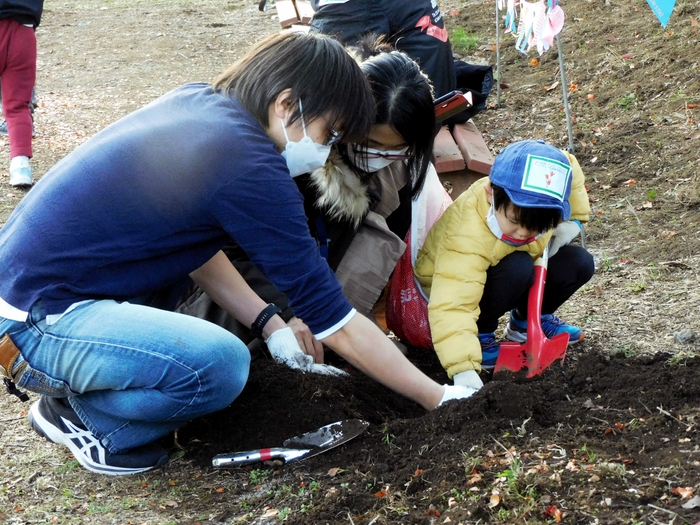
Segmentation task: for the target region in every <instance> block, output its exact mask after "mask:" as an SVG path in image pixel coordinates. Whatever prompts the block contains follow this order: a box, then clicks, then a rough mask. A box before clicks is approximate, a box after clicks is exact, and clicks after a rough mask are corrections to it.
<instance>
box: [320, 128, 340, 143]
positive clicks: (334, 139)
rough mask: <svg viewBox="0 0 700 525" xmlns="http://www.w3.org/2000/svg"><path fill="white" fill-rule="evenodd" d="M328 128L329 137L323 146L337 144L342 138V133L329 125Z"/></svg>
mask: <svg viewBox="0 0 700 525" xmlns="http://www.w3.org/2000/svg"><path fill="white" fill-rule="evenodd" d="M328 129H329V131H328V134H329V135H330V138H329V139H328V140H327V141H326V142H325V144H324V146H332V145H333V144H337V143H338V141H340V139H341V138H343V137H342V135H341V134H340V133H338V132H337V131H336V130H334V129H333V128H332V127H330V126H329V127H328Z"/></svg>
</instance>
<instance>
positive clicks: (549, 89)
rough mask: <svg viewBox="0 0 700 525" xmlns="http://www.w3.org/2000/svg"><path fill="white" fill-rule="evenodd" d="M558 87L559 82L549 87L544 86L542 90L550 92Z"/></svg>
mask: <svg viewBox="0 0 700 525" xmlns="http://www.w3.org/2000/svg"><path fill="white" fill-rule="evenodd" d="M558 85H559V82H555V83H554V84H552V85H551V86H545V87H544V90H545V91H552V90H553V89H555V88H556V87H557V86H558Z"/></svg>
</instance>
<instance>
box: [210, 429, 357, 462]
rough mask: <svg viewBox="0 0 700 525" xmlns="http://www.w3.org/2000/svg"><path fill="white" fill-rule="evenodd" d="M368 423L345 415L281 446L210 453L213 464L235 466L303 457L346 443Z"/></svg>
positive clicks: (288, 440) (290, 439)
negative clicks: (341, 418)
mask: <svg viewBox="0 0 700 525" xmlns="http://www.w3.org/2000/svg"><path fill="white" fill-rule="evenodd" d="M368 426H369V423H368V422H367V421H363V420H361V419H345V420H343V421H337V422H335V423H331V424H330V425H326V426H325V427H321V428H319V429H318V430H314V431H311V432H307V433H306V434H302V435H300V436H295V437H293V438H289V439H287V440H285V442H284V443H283V446H284V448H263V449H259V450H248V451H245V452H232V453H229V454H218V455H216V456H214V459H213V460H212V464H213V465H214V466H215V467H217V468H235V467H241V466H244V465H250V464H251V463H258V462H261V461H269V460H273V459H281V460H282V461H284V462H285V463H289V462H290V461H294V460H296V459H307V458H310V457H312V456H315V455H317V454H320V453H322V452H326V451H327V450H330V449H332V448H335V447H337V446H338V445H342V444H343V443H347V442H348V441H350V440H351V439H353V438H355V437H357V436H359V435H360V434H362V432H364V431H365V430H366V429H367V427H368Z"/></svg>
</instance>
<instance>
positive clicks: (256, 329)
mask: <svg viewBox="0 0 700 525" xmlns="http://www.w3.org/2000/svg"><path fill="white" fill-rule="evenodd" d="M280 312H282V310H281V309H280V308H279V307H278V306H277V305H276V304H273V303H270V304H268V305H267V306H266V307H265V308H264V309H263V311H262V312H260V314H259V315H258V317H257V318H256V319H255V321H254V322H253V325H252V326H251V327H250V334H251V335H252V336H253V337H254V338H259V339H262V332H263V328H265V325H266V324H267V322H268V321H269V320H270V319H272V316H273V315H275V314H278V313H280Z"/></svg>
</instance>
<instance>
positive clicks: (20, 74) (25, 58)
mask: <svg viewBox="0 0 700 525" xmlns="http://www.w3.org/2000/svg"><path fill="white" fill-rule="evenodd" d="M35 81H36V35H35V34H34V28H33V27H27V26H25V25H22V24H20V23H19V22H16V21H15V20H12V19H4V20H0V83H2V109H3V113H4V114H5V120H6V121H7V133H8V134H9V135H10V158H14V157H18V156H20V155H21V156H24V157H31V156H32V116H31V113H30V111H29V103H30V102H31V100H32V89H33V88H34V83H35Z"/></svg>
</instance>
